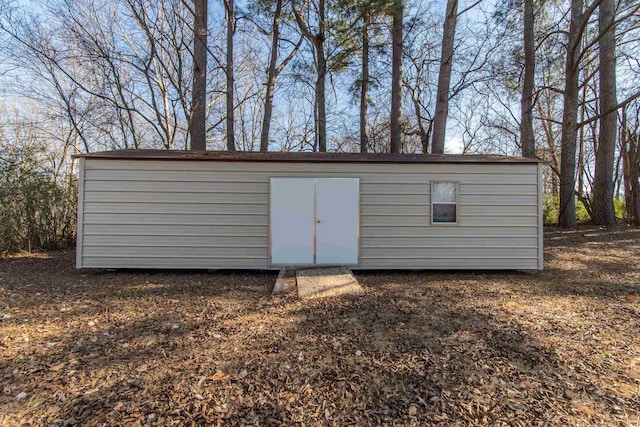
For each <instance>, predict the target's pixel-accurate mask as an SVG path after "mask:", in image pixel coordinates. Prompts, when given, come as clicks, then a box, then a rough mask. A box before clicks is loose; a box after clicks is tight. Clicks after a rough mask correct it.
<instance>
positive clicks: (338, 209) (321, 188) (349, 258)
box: [316, 178, 360, 265]
mask: <svg viewBox="0 0 640 427" xmlns="http://www.w3.org/2000/svg"><path fill="white" fill-rule="evenodd" d="M359 205H360V180H359V179H358V178H317V179H316V264H317V265H356V264H358V234H359V222H360V221H359V220H360V206H359Z"/></svg>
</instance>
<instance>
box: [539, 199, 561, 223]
mask: <svg viewBox="0 0 640 427" xmlns="http://www.w3.org/2000/svg"><path fill="white" fill-rule="evenodd" d="M559 205H560V203H559V200H558V196H544V200H543V201H542V217H543V218H544V223H545V224H557V223H558V206H559Z"/></svg>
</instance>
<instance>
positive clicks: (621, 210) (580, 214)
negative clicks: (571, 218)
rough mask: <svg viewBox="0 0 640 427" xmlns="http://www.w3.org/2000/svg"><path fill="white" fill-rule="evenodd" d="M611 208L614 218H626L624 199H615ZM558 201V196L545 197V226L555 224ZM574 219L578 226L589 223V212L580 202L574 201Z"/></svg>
mask: <svg viewBox="0 0 640 427" xmlns="http://www.w3.org/2000/svg"><path fill="white" fill-rule="evenodd" d="M613 206H614V209H615V212H616V218H625V217H626V216H627V208H626V205H625V202H624V199H615V200H614V201H613ZM559 208H560V201H559V200H558V196H545V197H544V200H543V202H542V214H543V218H544V223H545V224H557V223H558V213H559ZM576 219H577V221H578V223H580V224H587V223H590V222H591V217H590V216H589V212H588V211H587V209H586V208H585V207H584V204H583V203H582V201H580V200H577V201H576Z"/></svg>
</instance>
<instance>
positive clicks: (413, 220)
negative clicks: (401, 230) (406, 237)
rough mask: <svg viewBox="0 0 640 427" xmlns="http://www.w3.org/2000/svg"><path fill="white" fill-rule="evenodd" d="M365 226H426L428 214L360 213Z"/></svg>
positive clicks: (428, 220) (428, 219) (428, 218)
mask: <svg viewBox="0 0 640 427" xmlns="http://www.w3.org/2000/svg"><path fill="white" fill-rule="evenodd" d="M360 221H361V223H362V225H363V226H365V227H380V226H395V227H404V226H427V225H429V222H430V221H431V220H430V217H429V215H397V216H391V215H362V216H361V219H360Z"/></svg>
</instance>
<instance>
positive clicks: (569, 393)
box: [564, 390, 578, 399]
mask: <svg viewBox="0 0 640 427" xmlns="http://www.w3.org/2000/svg"><path fill="white" fill-rule="evenodd" d="M564 397H566V398H567V399H575V398H576V397H578V393H576V392H575V391H572V390H565V391H564Z"/></svg>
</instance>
